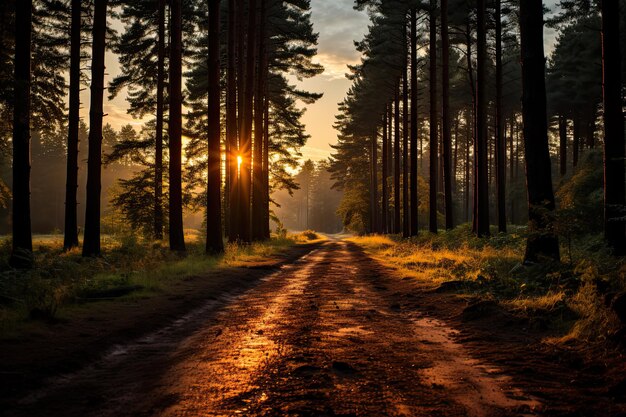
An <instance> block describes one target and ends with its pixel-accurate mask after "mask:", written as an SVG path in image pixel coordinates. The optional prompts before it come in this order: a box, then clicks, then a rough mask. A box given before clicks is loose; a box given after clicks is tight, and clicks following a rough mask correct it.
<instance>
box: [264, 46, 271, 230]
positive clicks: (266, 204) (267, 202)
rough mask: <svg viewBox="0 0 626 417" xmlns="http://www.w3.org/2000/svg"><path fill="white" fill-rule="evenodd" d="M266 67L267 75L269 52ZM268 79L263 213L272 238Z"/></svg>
mask: <svg viewBox="0 0 626 417" xmlns="http://www.w3.org/2000/svg"><path fill="white" fill-rule="evenodd" d="M263 59H264V67H265V68H266V76H267V71H268V68H269V61H268V53H267V51H266V52H265V57H264V58H263ZM267 84H268V83H267V81H266V82H265V91H264V95H265V104H264V106H263V198H264V200H263V213H264V216H265V219H264V221H263V225H264V226H265V234H264V236H265V238H266V239H269V238H270V177H269V175H270V168H269V164H270V156H269V151H270V130H269V126H270V125H269V123H270V106H269V95H268V91H269V89H268V86H267Z"/></svg>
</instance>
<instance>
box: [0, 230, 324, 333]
mask: <svg viewBox="0 0 626 417" xmlns="http://www.w3.org/2000/svg"><path fill="white" fill-rule="evenodd" d="M319 239H321V237H320V236H318V235H315V236H313V235H311V234H305V233H300V234H293V235H284V236H274V237H273V238H272V239H270V240H268V241H264V242H255V243H252V244H250V245H237V244H227V245H226V248H225V253H224V254H222V255H211V256H208V255H206V254H205V253H204V242H203V241H202V238H201V235H200V233H199V232H197V231H196V230H186V231H185V240H186V242H187V254H186V256H184V257H181V256H180V255H178V254H176V253H173V252H171V251H170V250H169V249H168V248H167V245H166V243H165V242H149V241H143V240H141V239H139V238H137V237H135V236H132V235H126V236H112V235H109V236H104V237H103V239H102V256H101V257H98V258H83V257H82V256H81V253H80V250H78V249H76V250H72V251H69V252H63V251H62V246H63V237H62V236H60V235H37V236H34V238H33V248H34V258H35V268H33V269H32V270H30V271H17V270H14V269H11V268H10V267H9V266H8V258H9V255H10V239H9V238H4V239H3V240H2V241H0V336H1V335H3V334H8V333H12V332H15V331H16V330H19V328H20V327H22V326H25V325H28V322H29V321H33V320H36V321H41V320H44V321H50V320H54V319H55V318H56V317H58V316H59V315H60V310H63V309H67V308H70V307H71V306H72V305H76V304H77V303H83V302H84V301H98V300H110V299H118V298H120V299H128V298H142V297H150V296H152V295H154V294H158V293H167V290H168V286H169V285H172V284H174V283H176V282H177V281H179V280H181V279H184V278H186V277H190V276H197V275H200V274H202V273H204V272H207V271H209V270H211V269H215V268H223V267H245V266H249V265H253V264H259V263H271V262H274V261H275V260H276V256H277V255H279V254H281V253H284V252H285V251H286V250H288V249H289V248H290V247H293V246H294V245H297V244H304V243H312V242H315V241H316V240H319Z"/></svg>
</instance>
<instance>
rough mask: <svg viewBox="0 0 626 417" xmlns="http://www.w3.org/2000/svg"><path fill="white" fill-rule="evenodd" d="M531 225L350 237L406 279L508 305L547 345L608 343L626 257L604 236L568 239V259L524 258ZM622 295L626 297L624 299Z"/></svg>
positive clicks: (616, 328)
mask: <svg viewBox="0 0 626 417" xmlns="http://www.w3.org/2000/svg"><path fill="white" fill-rule="evenodd" d="M525 234H526V228H525V227H517V228H514V229H513V228H512V229H511V230H510V231H509V233H508V234H497V233H496V232H495V230H494V236H493V237H492V238H491V239H480V238H477V237H476V236H475V235H474V234H472V231H471V227H470V225H468V224H464V225H460V226H458V227H457V228H455V229H454V230H451V231H447V232H443V233H439V234H430V233H427V232H424V233H421V234H420V235H419V236H417V237H413V238H411V239H401V238H399V237H397V236H389V235H388V236H382V235H371V236H361V237H354V238H351V239H350V240H351V241H353V242H354V243H356V244H358V245H360V246H362V247H363V248H364V249H365V250H366V252H368V253H369V254H371V255H372V256H374V257H375V258H376V259H377V260H379V261H381V262H382V263H383V264H384V265H386V266H389V267H392V268H393V269H395V270H397V271H398V272H399V273H400V274H402V276H403V277H412V278H415V279H416V280H417V281H419V282H420V283H423V284H425V285H428V286H431V287H432V289H433V290H434V291H437V292H442V293H444V292H445V293H452V294H456V295H458V296H459V297H466V298H467V299H468V301H471V302H472V303H473V304H475V303H476V302H478V303H482V305H483V307H485V308H483V313H484V314H489V312H490V311H491V310H490V306H494V305H496V306H498V307H499V308H503V309H504V310H506V311H507V312H508V313H510V314H511V315H513V316H515V317H518V318H521V319H524V320H526V321H527V322H528V323H529V324H530V325H531V326H534V327H536V328H537V329H539V330H550V332H548V334H550V336H549V337H548V338H547V339H546V340H545V341H546V342H556V343H569V342H572V341H575V340H578V341H582V342H605V341H607V340H611V339H613V340H615V339H616V338H617V337H621V336H622V334H621V333H622V332H621V331H620V329H622V328H623V327H622V324H621V323H620V320H619V315H620V314H623V311H621V310H620V308H623V307H621V306H620V303H621V302H623V300H622V298H623V295H622V294H623V291H624V290H625V289H626V262H625V259H624V258H615V257H613V256H611V255H610V254H609V251H608V249H606V248H605V247H604V245H603V241H602V235H601V234H598V235H586V236H585V237H584V238H582V237H581V238H580V239H576V240H573V241H570V242H568V248H567V250H565V248H564V250H563V253H567V254H568V255H567V257H565V259H563V260H562V262H560V263H557V262H552V263H534V264H525V263H523V255H524V246H525V241H526V236H525ZM620 300H622V301H620Z"/></svg>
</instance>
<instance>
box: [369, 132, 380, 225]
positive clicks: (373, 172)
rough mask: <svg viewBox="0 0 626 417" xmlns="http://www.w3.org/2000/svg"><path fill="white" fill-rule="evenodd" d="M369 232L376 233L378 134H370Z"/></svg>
mask: <svg viewBox="0 0 626 417" xmlns="http://www.w3.org/2000/svg"><path fill="white" fill-rule="evenodd" d="M370 232H371V233H378V232H379V230H378V135H377V132H376V129H374V132H373V134H372V145H371V150H370Z"/></svg>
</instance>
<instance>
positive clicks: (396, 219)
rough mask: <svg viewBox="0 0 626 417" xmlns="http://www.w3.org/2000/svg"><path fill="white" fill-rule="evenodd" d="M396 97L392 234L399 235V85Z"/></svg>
mask: <svg viewBox="0 0 626 417" xmlns="http://www.w3.org/2000/svg"><path fill="white" fill-rule="evenodd" d="M395 94H396V97H395V99H394V109H393V111H394V114H393V126H394V141H393V160H394V163H393V233H400V230H401V229H400V227H401V224H400V222H401V219H400V204H401V201H400V164H401V162H402V161H401V155H400V141H401V140H402V138H401V136H400V83H399V82H398V85H397V86H396V93H395Z"/></svg>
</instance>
